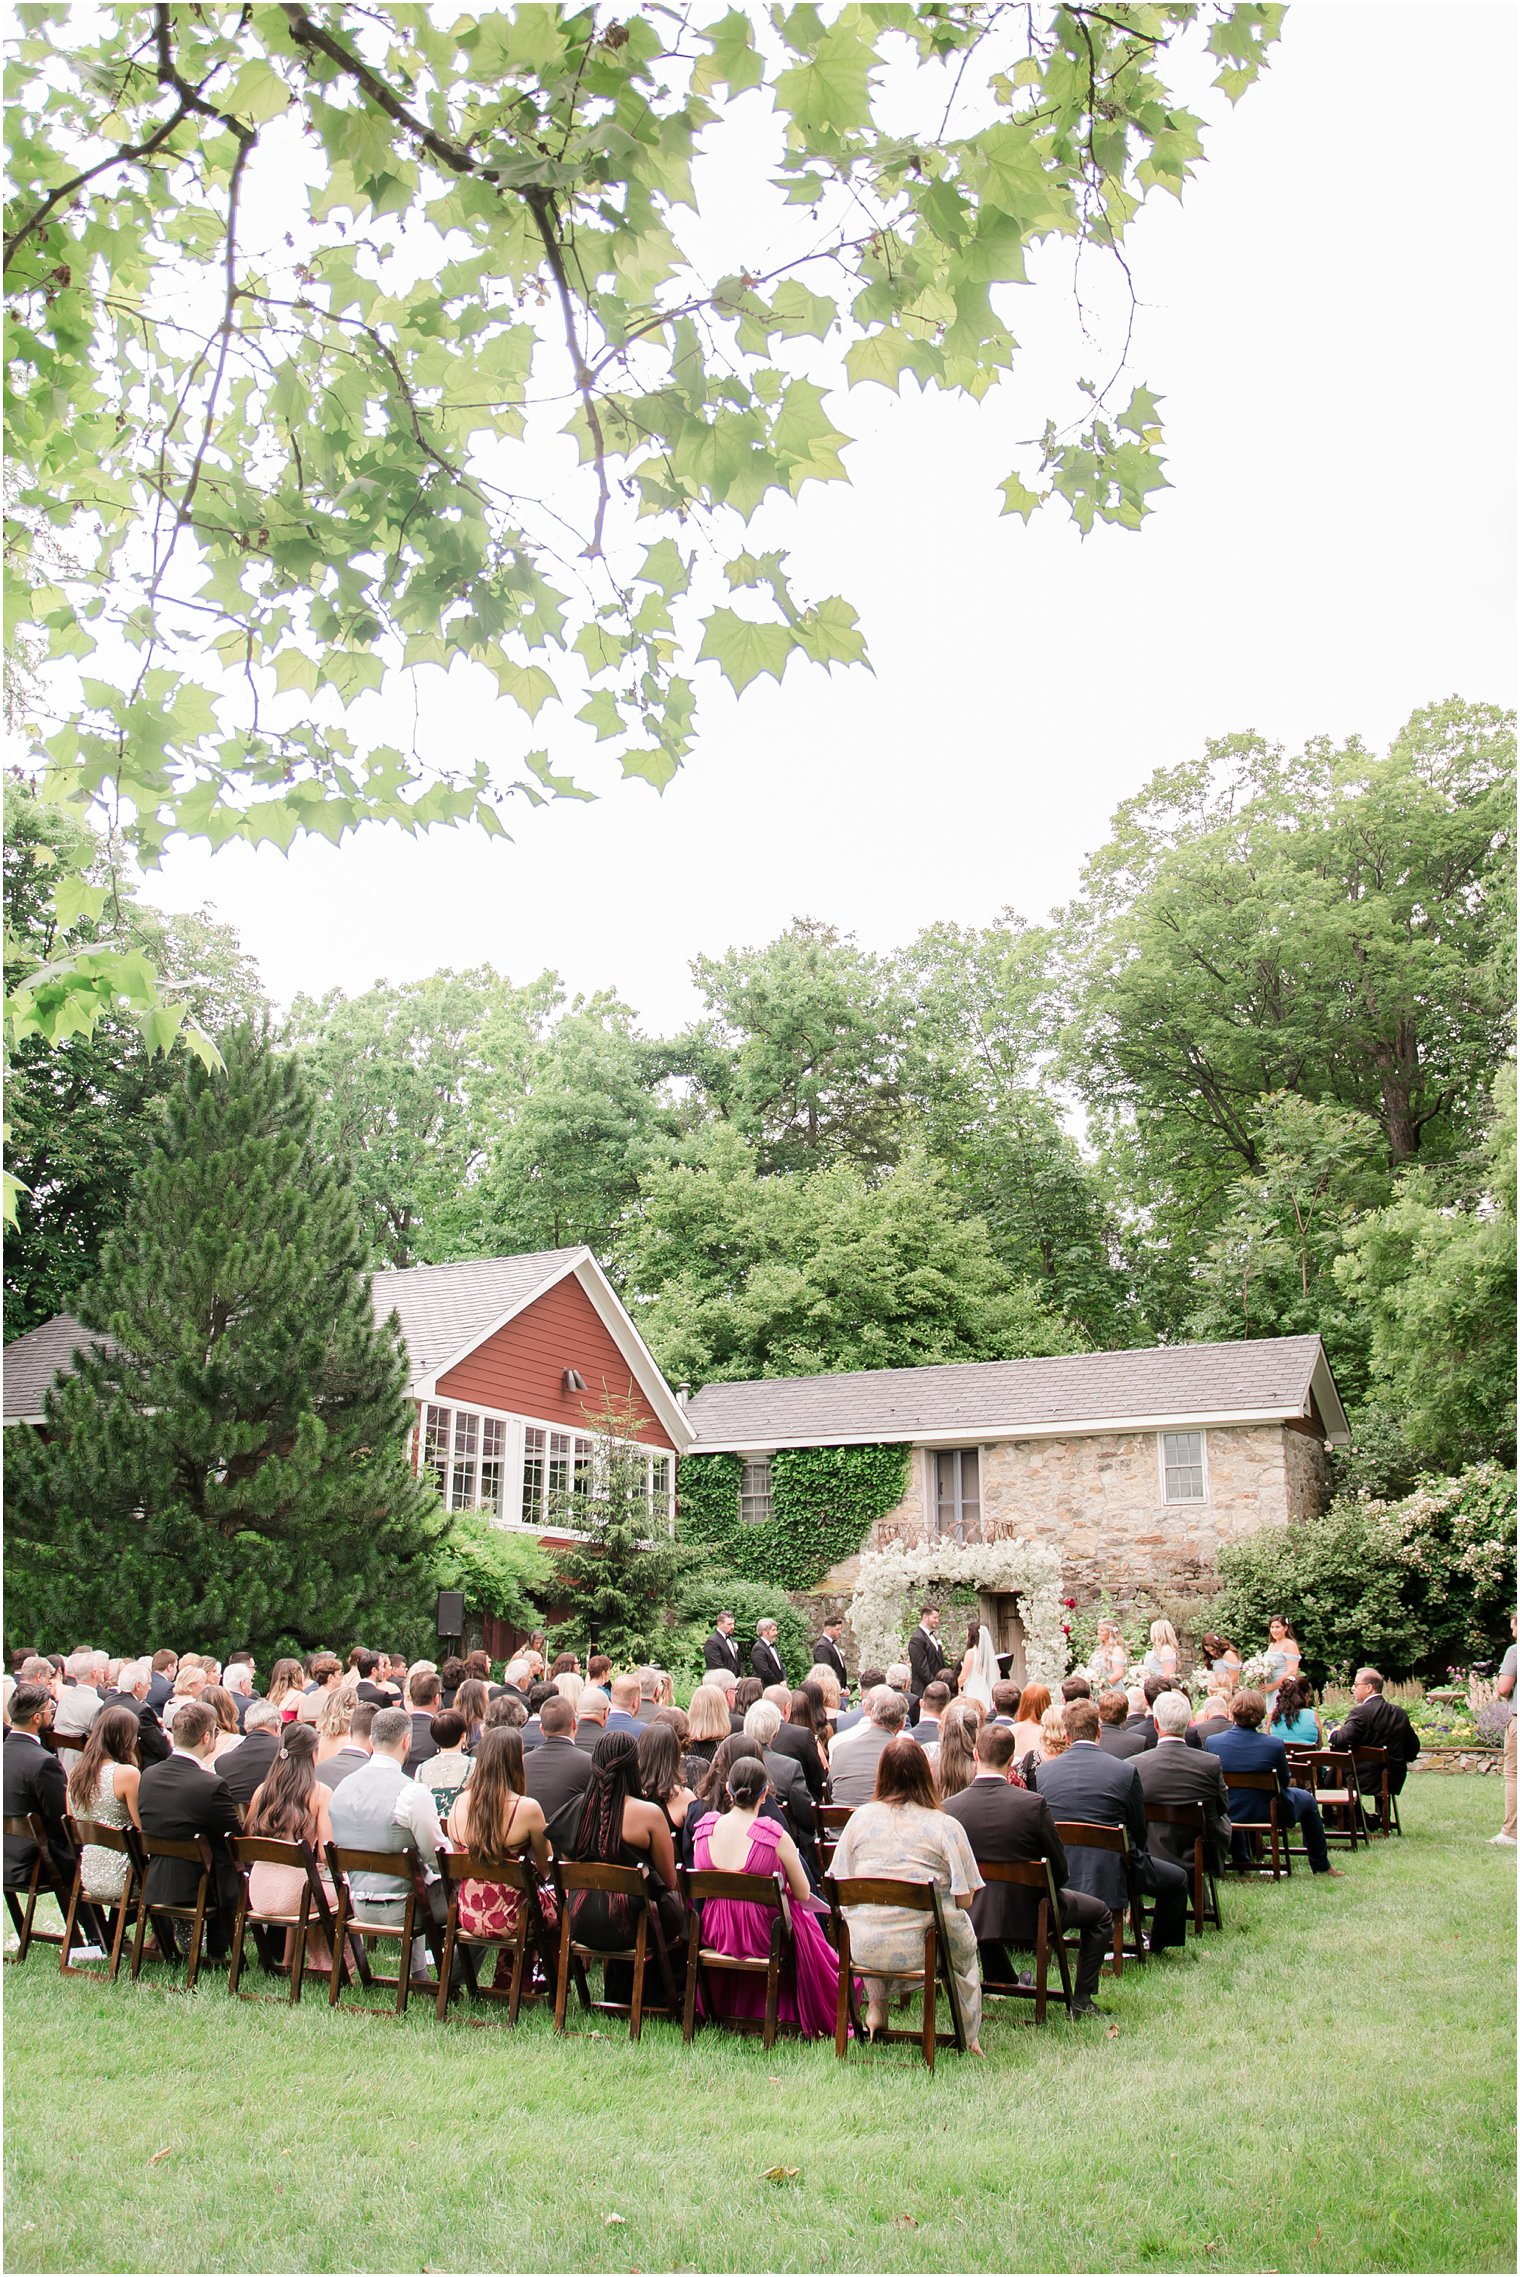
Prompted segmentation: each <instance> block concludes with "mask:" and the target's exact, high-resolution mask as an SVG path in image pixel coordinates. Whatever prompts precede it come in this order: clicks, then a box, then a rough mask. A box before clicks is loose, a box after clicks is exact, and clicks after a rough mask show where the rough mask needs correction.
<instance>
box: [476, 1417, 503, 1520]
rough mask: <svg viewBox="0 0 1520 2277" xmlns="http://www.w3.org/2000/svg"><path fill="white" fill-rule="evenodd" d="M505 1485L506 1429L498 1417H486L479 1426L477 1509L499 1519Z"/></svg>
mask: <svg viewBox="0 0 1520 2277" xmlns="http://www.w3.org/2000/svg"><path fill="white" fill-rule="evenodd" d="M506 1484H507V1427H506V1425H505V1423H503V1422H502V1420H501V1418H500V1416H496V1415H487V1416H484V1417H483V1418H482V1419H481V1425H480V1495H479V1508H480V1509H482V1510H489V1511H490V1512H491V1514H492V1516H493V1517H496V1518H499V1517H500V1516H501V1512H502V1499H503V1496H504V1494H505V1491H506Z"/></svg>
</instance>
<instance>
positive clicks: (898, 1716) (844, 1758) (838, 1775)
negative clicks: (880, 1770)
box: [829, 1684, 933, 1806]
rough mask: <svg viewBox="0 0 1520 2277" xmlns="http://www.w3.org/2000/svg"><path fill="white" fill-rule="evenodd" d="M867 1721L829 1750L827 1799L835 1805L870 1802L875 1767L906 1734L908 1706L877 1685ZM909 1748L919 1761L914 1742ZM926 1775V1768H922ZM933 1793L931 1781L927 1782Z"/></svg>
mask: <svg viewBox="0 0 1520 2277" xmlns="http://www.w3.org/2000/svg"><path fill="white" fill-rule="evenodd" d="M865 1706H866V1721H865V1722H864V1723H863V1724H858V1725H857V1726H856V1728H855V1730H854V1731H852V1732H851V1733H850V1734H849V1735H848V1737H845V1738H841V1737H839V1736H837V1735H836V1737H835V1740H834V1744H833V1746H832V1747H831V1748H830V1750H829V1799H830V1800H831V1801H832V1802H836V1803H853V1804H855V1805H857V1806H858V1805H860V1804H861V1803H867V1802H869V1801H870V1800H871V1798H872V1796H873V1795H874V1794H875V1792H876V1766H877V1764H878V1763H879V1762H880V1761H881V1758H882V1756H883V1755H884V1754H885V1753H886V1751H887V1749H888V1748H889V1747H890V1746H891V1744H892V1742H893V1740H895V1739H898V1738H900V1737H901V1736H902V1735H903V1734H904V1733H905V1732H906V1730H907V1723H908V1703H907V1700H906V1699H905V1698H904V1696H903V1694H902V1693H901V1692H897V1691H894V1690H893V1688H892V1686H891V1685H890V1684H879V1685H878V1686H877V1688H876V1690H875V1691H874V1692H871V1693H869V1694H868V1695H867V1698H866V1703H865ZM908 1745H909V1746H910V1747H912V1748H913V1749H915V1750H916V1752H917V1753H918V1755H919V1756H920V1757H922V1755H923V1749H922V1748H921V1747H920V1746H919V1744H918V1741H917V1740H916V1739H912V1738H909V1740H908ZM924 1767H925V1770H926V1771H927V1769H928V1765H927V1763H926V1764H925V1766H924ZM930 1789H931V1792H932V1790H933V1781H932V1779H931V1780H930Z"/></svg>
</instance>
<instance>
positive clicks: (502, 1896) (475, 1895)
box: [429, 1717, 559, 1985]
mask: <svg viewBox="0 0 1520 2277" xmlns="http://www.w3.org/2000/svg"><path fill="white" fill-rule="evenodd" d="M443 1720H444V1719H443V1718H442V1717H440V1718H439V1721H440V1722H442V1721H443ZM429 1768H431V1766H429ZM446 1832H447V1834H448V1837H449V1840H450V1842H452V1843H453V1845H454V1847H455V1848H456V1849H458V1850H467V1851H468V1852H469V1853H470V1855H471V1856H472V1857H473V1858H478V1859H480V1860H482V1861H483V1862H487V1863H490V1864H493V1865H506V1864H508V1863H523V1864H526V1863H527V1862H528V1861H529V1860H531V1862H532V1865H533V1867H534V1869H535V1871H536V1873H537V1876H538V1877H539V1887H538V1888H537V1889H536V1892H535V1894H536V1896H537V1899H538V1911H539V1916H540V1918H541V1920H542V1922H543V1925H544V1928H545V1930H546V1931H550V1930H556V1929H557V1928H558V1926H559V1915H558V1910H557V1907H556V1901H555V1897H554V1893H553V1890H552V1889H551V1888H549V1887H548V1886H547V1881H548V1875H549V1870H550V1867H549V1834H548V1826H547V1822H546V1820H545V1818H544V1814H543V1809H542V1807H541V1806H540V1805H539V1804H538V1803H536V1802H535V1801H534V1799H533V1797H532V1796H531V1795H530V1794H529V1793H528V1787H527V1772H526V1767H525V1759H524V1756H523V1749H522V1741H521V1739H520V1738H519V1737H518V1735H517V1733H516V1732H515V1731H509V1730H508V1729H507V1727H506V1725H504V1724H492V1725H490V1726H489V1727H488V1728H487V1729H486V1730H485V1731H484V1732H482V1734H481V1739H480V1746H479V1748H478V1749H477V1751H476V1754H475V1758H474V1768H473V1771H472V1773H471V1776H470V1780H469V1784H468V1785H467V1786H464V1787H461V1788H460V1789H459V1790H458V1792H457V1793H456V1795H455V1796H454V1798H453V1800H452V1803H451V1805H450V1809H449V1815H448V1821H447V1826H446ZM526 1902H527V1901H526V1899H525V1897H524V1894H523V1892H522V1891H521V1890H514V1889H508V1888H507V1887H506V1886H505V1885H504V1884H503V1883H501V1882H493V1881H492V1880H491V1879H490V1877H489V1876H488V1875H481V1876H480V1877H479V1878H478V1879H477V1878H476V1877H475V1876H474V1875H471V1876H470V1878H469V1879H468V1880H467V1881H464V1882H461V1883H460V1885H459V1926H460V1928H461V1929H462V1930H463V1931H464V1932H465V1933H466V1935H468V1936H471V1937H504V1938H507V1937H515V1936H516V1935H517V1932H518V1928H519V1925H520V1923H521V1920H522V1909H523V1906H524V1904H525V1903H526ZM511 1973H512V1957H511V1955H510V1954H509V1953H498V1954H497V1956H496V1968H495V1972H494V1974H493V1977H492V1980H491V1981H492V1984H493V1985H499V1984H505V1983H507V1982H508V1981H509V1980H510V1978H511Z"/></svg>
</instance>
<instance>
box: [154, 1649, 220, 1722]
mask: <svg viewBox="0 0 1520 2277" xmlns="http://www.w3.org/2000/svg"><path fill="white" fill-rule="evenodd" d="M210 1681H211V1679H210V1677H209V1676H208V1675H207V1673H206V1671H205V1669H204V1668H203V1667H202V1666H201V1664H200V1662H199V1660H197V1659H196V1658H195V1657H194V1655H193V1654H191V1653H188V1652H187V1653H183V1654H182V1655H181V1656H180V1664H179V1667H178V1669H177V1670H176V1672H175V1677H174V1690H173V1692H172V1693H171V1694H170V1695H169V1698H168V1699H167V1700H166V1701H165V1702H164V1717H163V1721H164V1730H165V1731H166V1732H168V1733H169V1734H170V1735H171V1737H172V1736H173V1732H174V1726H175V1724H176V1723H177V1722H178V1720H179V1716H180V1712H181V1710H182V1709H184V1708H187V1707H189V1706H190V1705H191V1703H192V1702H194V1701H198V1700H199V1699H200V1696H201V1694H202V1693H203V1692H204V1691H205V1689H206V1686H207V1685H208V1684H209V1683H210ZM213 1721H214V1719H213Z"/></svg>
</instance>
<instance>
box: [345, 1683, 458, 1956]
mask: <svg viewBox="0 0 1520 2277" xmlns="http://www.w3.org/2000/svg"><path fill="white" fill-rule="evenodd" d="M434 1681H435V1682H436V1681H437V1679H436V1675H435V1677H434ZM369 1736H370V1757H369V1761H368V1763H366V1764H365V1765H364V1766H363V1768H362V1769H361V1770H358V1771H355V1772H353V1773H352V1774H351V1775H350V1776H349V1777H348V1778H347V1779H345V1780H344V1781H343V1783H342V1785H341V1786H339V1787H334V1788H333V1789H332V1790H331V1799H330V1801H329V1803H328V1814H329V1817H330V1818H331V1821H332V1835H333V1840H334V1842H336V1843H337V1845H338V1846H339V1848H340V1849H343V1850H385V1851H394V1852H395V1853H396V1871H395V1873H382V1872H379V1871H374V1872H372V1871H370V1870H369V1869H365V1870H364V1871H362V1872H356V1873H355V1874H353V1875H352V1876H351V1878H350V1886H351V1888H352V1890H353V1895H354V1903H355V1911H356V1913H357V1915H358V1917H359V1919H361V1920H363V1921H373V1922H376V1923H379V1924H382V1925H384V1926H386V1927H388V1928H393V1929H395V1928H400V1927H401V1926H402V1924H403V1923H404V1922H405V1919H406V1897H407V1892H408V1890H409V1889H411V1888H412V1887H413V1886H414V1883H415V1880H416V1878H417V1877H418V1876H421V1877H423V1880H424V1884H425V1885H426V1884H428V1883H431V1882H432V1881H433V1877H435V1876H436V1874H437V1871H438V1850H439V1846H440V1844H441V1842H442V1840H443V1829H442V1827H441V1826H440V1825H439V1823H438V1812H437V1809H436V1808H435V1806H434V1803H433V1798H432V1796H431V1795H430V1794H429V1792H428V1790H427V1788H426V1787H424V1786H423V1785H422V1783H421V1781H420V1780H418V1779H412V1778H409V1777H408V1776H407V1771H406V1763H407V1757H408V1755H409V1753H410V1750H411V1747H412V1743H413V1737H414V1734H413V1728H412V1715H411V1712H410V1711H409V1710H408V1709H406V1708H379V1709H377V1710H376V1712H375V1720H374V1722H373V1723H372V1724H371V1725H370V1734H369ZM433 1886H434V1887H436V1883H434V1884H433ZM421 1917H422V1919H423V1920H424V1921H425V1922H427V1921H430V1920H431V1919H432V1908H431V1905H429V1906H427V1907H425V1908H423V1909H421ZM435 1926H436V1924H435ZM425 1944H426V1931H425V1930H423V1931H419V1933H418V1935H417V1937H416V1938H415V1939H414V1942H413V1947H412V1952H411V1954H410V1956H409V1957H408V1958H409V1964H410V1966H411V1967H412V1968H413V1969H414V1970H415V1969H417V1968H418V1967H420V1966H421V1964H422V1961H423V1959H424V1948H425ZM400 1965H401V1966H403V1967H404V1966H407V1965H408V1961H406V1960H404V1961H403V1962H402V1963H401V1964H400Z"/></svg>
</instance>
